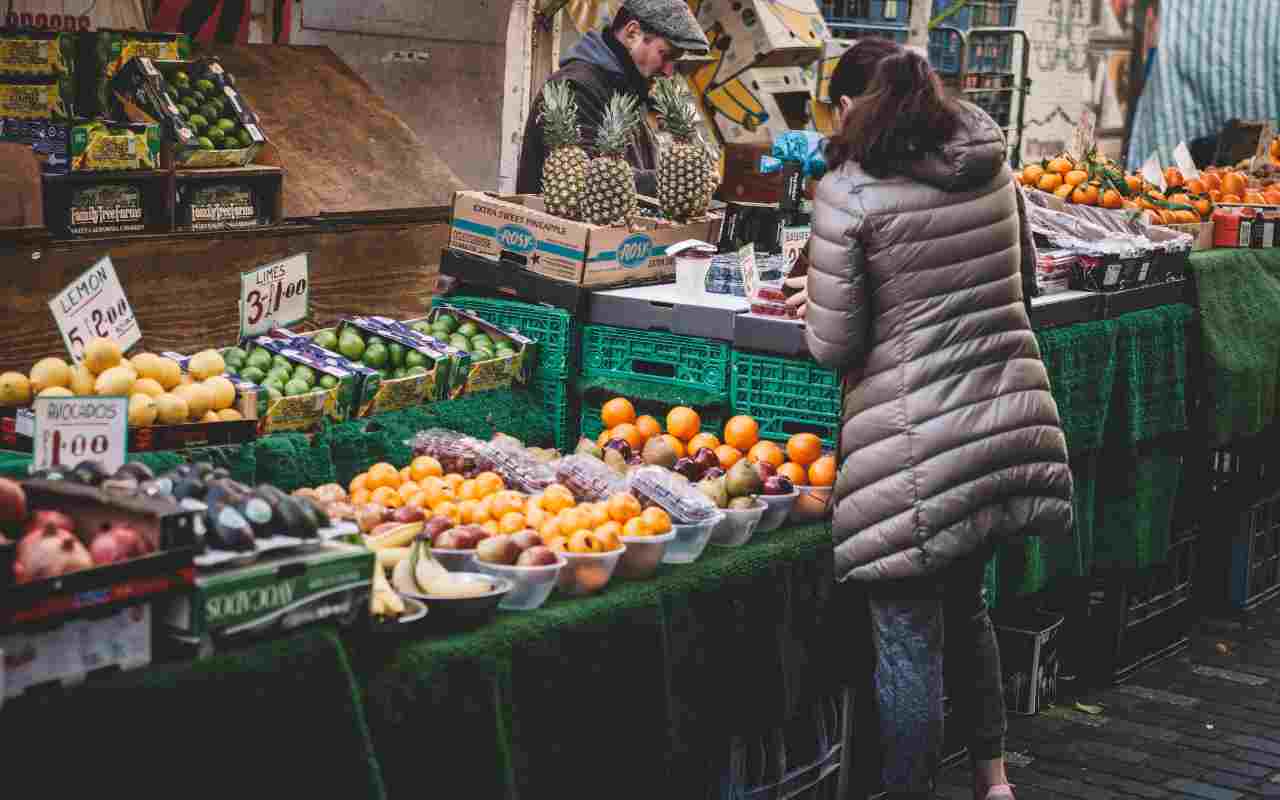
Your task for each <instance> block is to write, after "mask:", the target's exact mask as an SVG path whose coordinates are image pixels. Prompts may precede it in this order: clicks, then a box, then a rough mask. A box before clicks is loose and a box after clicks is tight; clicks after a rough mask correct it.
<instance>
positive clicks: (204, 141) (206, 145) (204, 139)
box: [196, 136, 213, 150]
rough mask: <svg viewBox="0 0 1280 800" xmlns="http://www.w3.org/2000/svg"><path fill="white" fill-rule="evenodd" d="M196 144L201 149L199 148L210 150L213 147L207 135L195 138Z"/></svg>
mask: <svg viewBox="0 0 1280 800" xmlns="http://www.w3.org/2000/svg"><path fill="white" fill-rule="evenodd" d="M196 144H197V145H199V146H200V149H201V150H212V149H213V142H211V141H209V137H208V136H201V137H199V138H197V139H196Z"/></svg>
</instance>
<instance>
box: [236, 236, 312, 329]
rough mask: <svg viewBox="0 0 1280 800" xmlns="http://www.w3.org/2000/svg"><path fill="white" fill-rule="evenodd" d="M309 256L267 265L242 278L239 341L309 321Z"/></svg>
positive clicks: (289, 258) (299, 256)
mask: <svg viewBox="0 0 1280 800" xmlns="http://www.w3.org/2000/svg"><path fill="white" fill-rule="evenodd" d="M307 270H308V262H307V254H306V253H299V254H298V255H296V256H289V257H288V258H286V259H284V260H283V261H276V262H274V263H272V264H265V265H263V266H261V267H258V268H257V269H254V270H250V271H249V272H246V273H244V274H242V275H241V276H240V338H241V339H243V338H245V337H246V336H257V335H258V334H262V333H266V332H267V331H269V330H271V329H272V328H282V327H286V326H288V325H292V324H294V323H295V322H299V321H301V320H303V319H305V318H306V316H307V312H308V310H309V308H308V303H309V301H310V291H309V287H308V285H307V277H308V272H307Z"/></svg>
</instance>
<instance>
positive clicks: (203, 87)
mask: <svg viewBox="0 0 1280 800" xmlns="http://www.w3.org/2000/svg"><path fill="white" fill-rule="evenodd" d="M215 88H216V87H215V86H214V85H213V81H211V80H209V79H208V78H201V79H200V80H198V81H196V90H197V91H200V92H204V93H205V94H209V93H210V92H212V91H213V90H214V89H215Z"/></svg>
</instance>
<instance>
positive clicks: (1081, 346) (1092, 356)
mask: <svg viewBox="0 0 1280 800" xmlns="http://www.w3.org/2000/svg"><path fill="white" fill-rule="evenodd" d="M1117 330H1118V328H1117V325H1116V323H1115V321H1114V320H1099V321H1097V322H1086V323H1083V324H1080V325H1070V326H1066V327H1062V328H1050V329H1048V330H1044V331H1039V332H1037V333H1036V339H1037V340H1038V341H1039V343H1040V355H1041V358H1042V359H1044V365H1045V368H1046V369H1047V370H1048V372H1049V381H1050V386H1051V389H1052V391H1053V399H1054V400H1055V401H1057V404H1058V414H1059V415H1060V416H1061V418H1062V430H1063V432H1064V433H1065V434H1066V437H1067V447H1068V448H1070V450H1071V451H1072V452H1077V451H1084V450H1094V449H1096V448H1098V447H1101V446H1102V440H1103V433H1104V431H1105V430H1106V426H1107V415H1108V412H1109V408H1110V403H1111V388H1112V386H1113V385H1114V384H1115V379H1116V339H1117Z"/></svg>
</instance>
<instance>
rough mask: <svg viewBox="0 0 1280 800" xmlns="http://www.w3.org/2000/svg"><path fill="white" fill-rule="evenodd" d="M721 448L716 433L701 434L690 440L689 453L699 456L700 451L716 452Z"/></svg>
mask: <svg viewBox="0 0 1280 800" xmlns="http://www.w3.org/2000/svg"><path fill="white" fill-rule="evenodd" d="M719 446H720V440H719V439H717V438H716V435H715V434H714V433H700V434H698V435H697V436H695V437H693V438H692V439H690V440H689V449H688V451H687V452H688V453H689V454H690V455H695V456H696V455H697V454H698V451H699V450H702V449H707V450H715V449H716V448H717V447H719Z"/></svg>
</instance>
